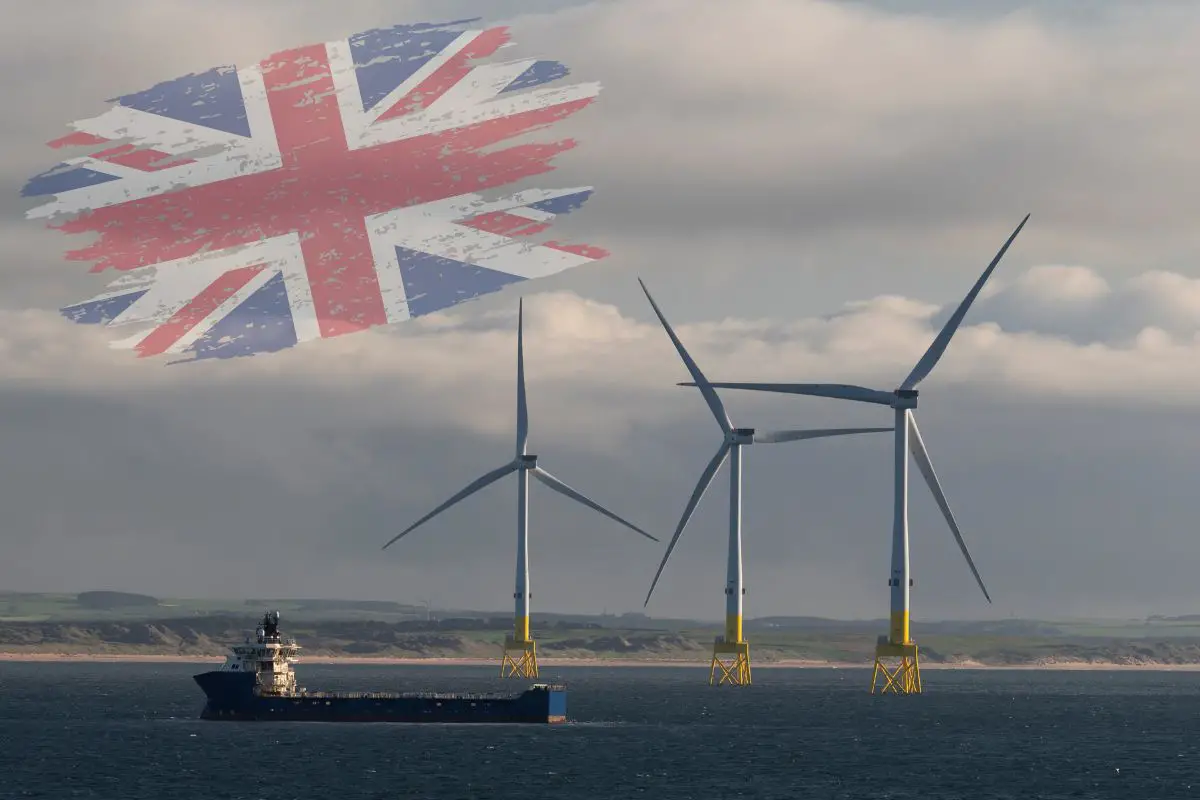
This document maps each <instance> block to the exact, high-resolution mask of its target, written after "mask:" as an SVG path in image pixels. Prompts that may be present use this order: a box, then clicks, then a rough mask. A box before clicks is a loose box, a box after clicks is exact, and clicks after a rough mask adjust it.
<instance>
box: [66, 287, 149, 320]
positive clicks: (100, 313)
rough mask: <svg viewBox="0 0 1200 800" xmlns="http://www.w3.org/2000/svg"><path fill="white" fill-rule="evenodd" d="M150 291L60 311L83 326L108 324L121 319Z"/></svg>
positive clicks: (80, 304) (117, 296) (74, 306)
mask: <svg viewBox="0 0 1200 800" xmlns="http://www.w3.org/2000/svg"><path fill="white" fill-rule="evenodd" d="M148 291H150V290H149V289H142V290H140V291H137V292H130V293H129V294H120V295H116V296H115V297H106V298H104V299H103V300H91V301H89V302H87V303H77V304H76V305H73V306H67V307H66V308H63V309H60V310H59V313H60V314H62V315H63V316H64V317H66V318H67V319H69V320H71V321H72V322H78V323H80V324H81V325H101V324H106V323H108V322H111V321H112V320H114V319H116V318H117V317H119V316H120V315H121V313H122V312H123V311H124V310H125V309H127V308H129V307H130V306H131V305H133V304H134V303H136V302H137V301H138V299H139V298H140V297H141V296H142V295H144V294H145V293H146V292H148Z"/></svg>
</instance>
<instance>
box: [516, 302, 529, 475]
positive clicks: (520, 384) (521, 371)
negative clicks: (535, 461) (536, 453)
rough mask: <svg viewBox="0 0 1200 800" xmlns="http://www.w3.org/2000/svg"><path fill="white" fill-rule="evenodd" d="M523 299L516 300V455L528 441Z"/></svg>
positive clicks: (519, 454)
mask: <svg viewBox="0 0 1200 800" xmlns="http://www.w3.org/2000/svg"><path fill="white" fill-rule="evenodd" d="M524 315H525V300H524V298H522V299H521V300H518V301H517V455H518V456H523V455H525V446H526V444H527V443H528V441H529V408H528V407H527V406H526V404H525V343H524V340H523V337H522V329H523V328H524Z"/></svg>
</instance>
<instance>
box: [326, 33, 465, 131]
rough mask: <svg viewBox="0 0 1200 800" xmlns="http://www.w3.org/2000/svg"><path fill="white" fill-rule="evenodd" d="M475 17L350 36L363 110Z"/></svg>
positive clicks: (454, 36)
mask: <svg viewBox="0 0 1200 800" xmlns="http://www.w3.org/2000/svg"><path fill="white" fill-rule="evenodd" d="M475 21H476V20H475V19H464V20H458V21H456V22H444V23H440V24H438V23H422V24H419V25H395V26H393V27H391V28H377V29H375V30H370V31H365V32H363V33H359V34H356V35H354V36H351V37H350V40H349V41H350V52H351V54H352V55H353V58H354V71H355V72H356V73H357V74H358V91H359V96H360V97H361V98H362V103H363V110H366V111H369V110H370V109H372V108H374V107H375V106H376V105H378V103H379V102H380V101H381V100H383V98H385V97H387V96H388V95H389V94H391V93H392V91H393V90H395V88H396V87H397V86H399V85H400V84H402V83H404V82H405V81H406V80H408V79H409V78H411V77H412V75H413V73H415V72H416V71H417V70H419V69H420V68H421V67H423V66H425V64H427V63H428V62H429V60H430V59H432V58H433V57H434V56H436V55H437V54H438V53H440V52H442V50H444V49H445V48H446V47H447V46H448V45H449V44H450V43H451V42H453V41H454V40H455V39H457V38H458V37H459V36H460V35H461V34H462V30H460V28H461V27H462V26H463V25H465V24H466V23H468V22H475Z"/></svg>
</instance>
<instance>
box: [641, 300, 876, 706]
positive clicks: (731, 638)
mask: <svg viewBox="0 0 1200 800" xmlns="http://www.w3.org/2000/svg"><path fill="white" fill-rule="evenodd" d="M638 283H640V284H641V285H642V291H643V292H645V293H646V299H647V300H649V301H650V305H651V306H652V307H653V308H654V313H655V314H657V315H658V321H659V322H661V323H662V326H663V328H664V329H665V330H666V332H667V336H669V337H670V338H671V342H672V344H674V345H675V349H676V350H677V351H678V352H679V357H680V358H681V359H682V360H683V363H684V366H686V367H687V369H688V372H690V373H691V375H692V379H693V380H694V381H695V384H692V385H695V386H698V387H699V388H700V393H701V394H702V395H703V396H704V401H705V402H706V403H707V404H708V408H709V410H710V411H712V415H713V417H715V418H716V420H717V425H719V426H720V428H721V433H722V434H723V436H724V438H723V441H722V442H721V446H720V447H719V448H717V452H716V455H714V456H713V457H712V460H710V461H709V462H708V466H707V467H705V468H704V472H703V473H702V474H701V475H700V480H699V482H698V483H697V484H696V489H695V491H693V492H692V497H691V499H690V500H688V504H687V506H686V507H685V508H684V509H683V516H682V517H681V518H680V520H679V525H677V526H676V528H675V535H674V536H673V537H671V543H670V544H669V545H667V552H666V553H665V554H664V555H663V558H662V561H661V562H660V563H659V565H658V572H656V573H655V575H654V581H653V583H651V584H650V591H649V592H647V593H646V602H645V603H644V604H643V607H644V606H645V605H649V603H650V596H651V595H652V594H654V587H655V586H657V585H658V579H659V578H660V577H661V576H662V572H663V568H664V567H665V566H666V565H667V559H669V558H670V557H671V551H672V550H674V549H675V544H676V542H678V541H679V537H680V536H682V535H683V529H684V528H685V527H687V524H688V521H689V520H690V519H691V518H692V514H693V512H695V510H696V506H697V505H699V503H700V499H701V498H702V497H703V496H704V493H705V492H706V491H708V487H709V484H711V483H712V481H713V478H715V477H716V474H717V471H718V470H719V469H721V465H722V464H724V463H725V459H726V458H728V459H729V556H728V562H727V567H726V575H725V634H724V635H723V636H718V637H716V639H715V640H714V642H713V657H712V666H711V668H710V669H709V673H708V682H709V684H714V683H715V684H717V685H721V684H725V683H728V684H732V685H734V686H745V685H748V684H749V683H750V680H751V675H750V643H749V642H747V641H746V640H745V638H744V637H743V635H742V602H743V598H744V597H745V594H746V589H745V587H744V586H743V583H742V448H743V447H745V446H746V445H749V444H779V443H782V442H796V441H801V440H804V439H821V438H825V437H829V436H845V435H849V434H855V433H882V432H884V431H890V430H891V428H827V429H816V430H785V431H756V430H755V429H753V428H735V427H733V423H732V422H731V421H730V419H729V414H727V413H726V411H725V406H724V405H723V404H722V403H721V398H720V397H718V396H717V393H716V392H715V391H714V390H713V388H712V386H711V385H709V383H708V380H707V379H706V378H705V377H704V373H702V372H701V371H700V367H698V366H697V365H696V362H695V361H694V360H693V359H692V357H691V356H690V355H689V354H688V351H687V349H686V348H684V346H683V342H681V341H679V337H678V336H676V335H675V331H674V330H672V328H671V325H670V323H669V322H667V318H666V317H665V316H663V313H662V310H661V309H660V308H659V307H658V303H656V302H654V298H653V297H651V296H650V290H649V289H647V288H646V284H645V283H644V282H643V281H642V280H641V279H640V278H639V279H638ZM718 669H720V671H721V676H720V678H718V677H717V670H718Z"/></svg>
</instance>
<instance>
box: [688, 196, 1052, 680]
mask: <svg viewBox="0 0 1200 800" xmlns="http://www.w3.org/2000/svg"><path fill="white" fill-rule="evenodd" d="M1028 221H1029V215H1028V214H1026V215H1025V219H1023V220H1021V224H1020V225H1018V226H1017V228H1016V230H1014V231H1013V232H1012V235H1010V236H1009V237H1008V241H1006V242H1005V243H1004V246H1003V247H1001V248H1000V252H998V253H996V257H995V258H993V259H992V263H990V264H989V265H988V267H987V269H985V270H984V271H983V274H982V275H980V276H979V280H978V281H976V282H975V285H974V286H973V287H972V288H971V291H970V292H968V293H967V296H966V297H965V298H963V301H962V303H960V304H959V306H958V308H957V309H956V310H955V312H954V314H952V315H951V317H950V319H949V320H947V321H946V324H945V326H943V327H942V330H941V331H940V332H939V333H938V335H937V337H936V338H934V340H933V343H932V344H931V345H930V346H929V349H928V350H926V351H925V355H923V356H921V360H920V361H918V362H917V365H916V366H915V367H913V370H912V372H911V373H909V375H908V377H907V378H905V379H904V382H903V383H901V384H900V387H899V388H897V389H894V390H893V391H890V392H888V391H881V390H878V389H868V388H866V387H863V386H850V385H846V384H840V383H796V384H787V383H725V382H718V383H713V384H711V385H712V386H716V387H720V388H726V389H750V390H754V391H760V392H779V393H783V394H800V395H809V396H812V397H830V398H835V399H839V400H854V401H857V402H860V403H875V404H878V405H883V406H889V407H890V408H892V409H893V411H894V414H895V420H896V425H895V431H896V451H895V458H894V460H895V513H894V516H893V522H892V573H891V577H890V578H889V579H888V586H890V587H891V621H890V625H889V631H888V635H887V636H880V637H879V641H878V643H877V644H876V648H875V669H874V672H873V673H872V676H871V691H872V693H873V692H874V691H875V689H876V687H877V686H878V685H879V683H880V681H881V680H882V683H883V686H882V691H883V692H884V693H888V692H893V693H896V694H916V693H919V692H920V691H921V672H920V665H919V662H918V660H917V644H916V642H914V641H913V640H912V637H911V636H910V635H909V590H910V589H911V587H912V578H911V576H910V569H909V543H908V453H909V451H910V450H911V452H912V455H913V457H914V458H915V459H916V461H917V466H918V467H919V468H920V470H921V474H922V475H923V476H924V478H925V482H926V483H927V484H928V485H929V489H930V491H932V492H933V497H934V500H936V501H937V504H938V508H940V509H941V511H942V515H943V516H944V517H945V518H946V522H947V523H948V524H949V526H950V531H951V533H953V534H954V538H955V540H956V541H957V542H958V547H959V549H960V550H962V554H963V556H964V557H965V558H966V560H967V566H969V567H970V568H971V573H972V574H973V575H974V576H975V580H976V581H977V582H978V583H979V588H980V589H981V590H983V596H984V597H986V598H987V601H988V602H989V603H990V602H992V598H991V596H990V595H989V594H988V591H987V587H986V586H984V585H983V579H982V578H981V577H979V570H977V569H976V568H975V562H974V560H973V559H972V558H971V554H970V552H969V551H968V550H967V545H966V542H964V541H963V537H962V532H961V531H960V530H959V528H958V523H957V522H956V521H955V519H954V514H953V513H952V512H951V511H950V504H949V503H948V502H947V501H946V494H945V493H944V492H943V491H942V486H941V484H940V483H939V482H938V478H937V473H935V472H934V471H933V462H932V461H930V459H929V452H928V451H927V450H926V449H925V443H924V442H923V441H922V440H921V432H920V430H918V428H917V419H916V416H915V415H914V411H915V409H916V407H917V394H918V393H917V384H918V383H920V382H921V381H922V380H924V379H925V378H926V377H927V376H928V375H929V373H930V372H931V371H932V370H933V368H934V366H935V365H936V364H937V362H938V361H939V360H940V359H941V357H942V354H944V353H945V352H946V347H947V346H948V345H949V344H950V339H951V337H953V336H954V332H955V331H957V330H958V326H959V325H960V324H962V321H963V317H965V316H966V315H967V311H968V310H969V309H970V308H971V304H972V303H973V302H975V298H976V297H977V296H978V295H979V292H980V290H982V289H983V285H984V284H985V283H987V279H988V278H989V277H991V274H992V272H993V270H995V269H996V265H997V264H999V263H1000V259H1001V258H1003V257H1004V254H1005V253H1006V252H1007V251H1008V248H1009V246H1010V245H1011V244H1012V243H1013V240H1014V239H1016V238H1017V234H1019V233H1020V232H1021V229H1022V228H1024V227H1025V223H1026V222H1028ZM697 383H699V381H698V380H697V381H696V383H685V384H681V385H683V386H695V385H696V384H697Z"/></svg>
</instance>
